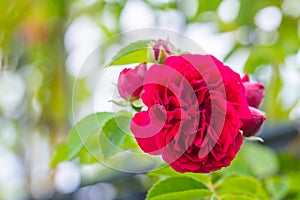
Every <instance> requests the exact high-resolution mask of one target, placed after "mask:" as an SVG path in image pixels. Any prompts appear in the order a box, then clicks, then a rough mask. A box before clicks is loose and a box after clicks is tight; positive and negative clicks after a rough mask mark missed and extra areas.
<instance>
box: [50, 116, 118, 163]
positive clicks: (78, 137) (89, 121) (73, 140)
mask: <svg viewBox="0 0 300 200" xmlns="http://www.w3.org/2000/svg"><path fill="white" fill-rule="evenodd" d="M112 117H113V114H112V113H109V112H99V113H95V114H90V115H88V116H87V117H85V118H83V119H82V120H80V121H79V122H78V123H77V124H76V125H75V126H74V127H73V128H72V129H71V132H70V134H69V137H68V139H67V141H66V142H65V143H64V144H62V145H61V146H59V147H58V148H57V150H56V152H55V153H54V155H53V158H52V161H51V166H52V167H55V166H56V165H57V164H58V163H59V162H62V161H64V160H71V159H73V158H74V157H76V156H77V155H78V153H79V152H80V150H81V149H82V148H83V147H84V145H85V144H86V142H87V140H88V139H89V138H90V136H91V135H92V134H93V133H95V131H96V130H98V129H99V128H100V129H101V128H102V127H103V126H104V124H105V123H106V122H107V120H108V119H110V118H112Z"/></svg>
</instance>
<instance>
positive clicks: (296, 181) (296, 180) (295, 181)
mask: <svg viewBox="0 0 300 200" xmlns="http://www.w3.org/2000/svg"><path fill="white" fill-rule="evenodd" d="M287 178H288V180H289V183H290V187H289V192H291V193H299V195H300V187H299V186H300V172H299V171H298V172H289V173H288V174H287Z"/></svg>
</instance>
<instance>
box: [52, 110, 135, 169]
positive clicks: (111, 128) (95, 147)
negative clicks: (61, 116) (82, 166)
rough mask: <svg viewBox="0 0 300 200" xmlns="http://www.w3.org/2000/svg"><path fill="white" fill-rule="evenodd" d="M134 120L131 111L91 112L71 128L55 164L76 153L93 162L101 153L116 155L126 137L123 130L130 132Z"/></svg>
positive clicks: (59, 149)
mask: <svg viewBox="0 0 300 200" xmlns="http://www.w3.org/2000/svg"><path fill="white" fill-rule="evenodd" d="M130 119H131V115H130V114H129V113H127V112H119V113H116V114H114V113H109V112H99V113H95V114H91V115H88V116H87V117H85V118H83V119H82V120H81V121H79V122H78V123H77V124H76V125H75V126H74V127H73V128H72V129H71V132H70V134H69V137H68V139H67V141H66V142H65V143H63V144H61V145H60V146H59V147H58V148H57V149H56V152H55V153H54V155H53V158H52V161H51V166H52V167H55V166H56V165H57V164H58V163H59V162H62V161H65V160H71V159H73V158H75V157H76V156H79V157H80V159H81V161H83V162H84V163H89V162H94V161H95V157H99V156H100V153H103V154H105V156H104V157H108V156H111V155H113V154H115V153H116V150H115V149H114V148H115V147H118V146H121V145H122V142H123V141H124V137H125V136H126V134H123V132H122V131H125V132H126V133H128V132H129V124H130ZM101 132H102V134H101V135H100V136H99V134H100V133H101ZM128 137H129V136H128ZM99 138H100V141H99ZM102 140H103V141H102ZM105 141H108V142H109V144H107V143H105ZM101 145H103V146H101ZM92 157H94V158H92Z"/></svg>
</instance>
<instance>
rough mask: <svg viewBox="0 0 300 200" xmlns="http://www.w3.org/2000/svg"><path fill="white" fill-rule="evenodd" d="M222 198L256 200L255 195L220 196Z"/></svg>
mask: <svg viewBox="0 0 300 200" xmlns="http://www.w3.org/2000/svg"><path fill="white" fill-rule="evenodd" d="M221 199H222V200H257V198H255V197H249V196H246V195H232V194H230V195H224V196H222V198H221Z"/></svg>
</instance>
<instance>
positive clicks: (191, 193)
mask: <svg viewBox="0 0 300 200" xmlns="http://www.w3.org/2000/svg"><path fill="white" fill-rule="evenodd" d="M210 195H211V192H210V191H209V189H208V188H207V187H206V186H205V185H204V184H203V183H201V182H199V181H197V180H196V179H193V178H190V177H184V176H179V177H170V178H167V179H165V180H162V181H160V182H158V183H156V184H155V185H154V186H153V187H152V188H151V189H150V190H149V192H148V194H147V198H146V199H147V200H162V199H174V200H175V199H178V200H179V199H199V198H200V199H201V198H204V197H209V196H210Z"/></svg>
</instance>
